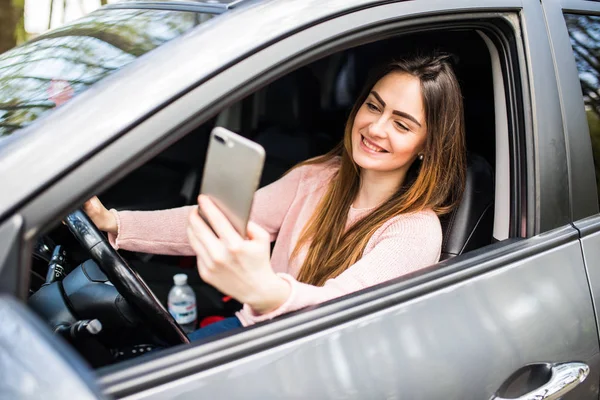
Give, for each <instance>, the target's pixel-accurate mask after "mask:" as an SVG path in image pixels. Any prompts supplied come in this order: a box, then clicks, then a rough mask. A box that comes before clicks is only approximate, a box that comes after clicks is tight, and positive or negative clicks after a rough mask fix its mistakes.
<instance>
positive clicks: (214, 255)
mask: <svg viewBox="0 0 600 400" xmlns="http://www.w3.org/2000/svg"><path fill="white" fill-rule="evenodd" d="M190 229H191V230H192V234H193V235H194V236H195V238H196V239H197V240H198V241H199V242H200V243H201V244H202V246H203V248H204V249H205V250H206V253H207V255H208V257H210V259H211V263H210V264H211V265H213V264H226V263H227V255H226V251H225V248H224V246H223V243H221V241H220V240H219V238H217V237H216V236H215V234H214V233H213V231H212V230H211V229H210V227H209V226H208V225H206V222H204V220H202V218H201V217H200V215H198V212H197V210H195V209H194V210H192V212H191V213H190Z"/></svg>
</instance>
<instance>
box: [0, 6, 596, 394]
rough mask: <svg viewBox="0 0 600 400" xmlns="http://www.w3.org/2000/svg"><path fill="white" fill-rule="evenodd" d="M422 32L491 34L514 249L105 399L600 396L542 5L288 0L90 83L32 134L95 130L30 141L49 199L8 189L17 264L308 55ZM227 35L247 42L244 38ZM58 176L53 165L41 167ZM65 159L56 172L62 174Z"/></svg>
mask: <svg viewBox="0 0 600 400" xmlns="http://www.w3.org/2000/svg"><path fill="white" fill-rule="evenodd" d="M282 16H285V18H284V17H282ZM282 18H284V20H285V22H286V24H281V21H282ZM430 24H449V25H448V26H451V27H452V28H453V29H467V28H468V29H478V30H481V31H482V32H484V33H485V34H486V35H488V37H489V38H493V40H492V39H490V42H491V43H492V44H493V48H494V49H496V51H497V54H496V56H497V60H496V65H497V71H496V73H497V75H496V76H497V77H498V82H500V83H499V84H498V86H497V88H498V90H499V91H500V88H502V90H501V92H502V93H504V94H502V95H500V94H499V97H498V98H499V99H500V101H502V102H503V104H504V106H505V107H506V108H507V109H508V111H507V121H506V125H507V126H508V128H507V129H506V134H507V135H510V137H508V136H507V137H506V141H507V142H509V143H510V146H511V147H510V155H511V159H510V171H509V174H508V175H509V176H510V182H509V185H508V187H507V188H505V189H504V190H505V191H506V193H505V195H506V196H507V198H508V199H509V200H510V201H509V208H510V210H511V211H510V216H509V219H510V224H509V225H510V228H509V233H508V238H506V239H504V238H501V239H504V240H501V241H499V242H498V243H495V244H493V245H490V246H487V247H485V248H483V249H480V250H477V251H474V252H471V253H468V254H465V255H463V256H460V257H456V258H454V259H452V260H450V261H445V262H444V263H441V264H440V265H438V266H437V268H432V269H431V270H429V271H428V273H426V274H423V275H419V276H415V277H411V278H410V279H398V280H395V281H392V282H389V283H385V284H382V285H379V286H377V287H374V288H370V289H368V290H364V291H361V292H359V293H355V294H352V295H349V296H345V297H344V298H341V299H338V300H335V301H331V302H328V303H327V304H324V305H321V306H318V307H312V308H311V309H308V310H302V311H299V312H295V313H293V314H291V315H288V316H285V317H284V318H280V319H277V320H275V321H272V322H271V323H267V324H261V325H258V326H255V327H253V328H250V329H246V330H244V331H243V332H242V333H240V334H237V335H233V336H229V337H227V338H224V339H221V340H214V341H211V342H209V343H199V344H196V345H191V346H180V347H177V348H173V349H170V350H168V351H164V352H157V353H156V354H150V355H148V356H146V357H143V358H139V359H135V360H132V361H129V362H124V363H121V364H117V365H114V366H112V367H108V368H104V369H101V370H99V371H97V375H98V378H99V381H100V384H101V386H102V387H103V389H104V391H105V394H107V395H111V396H114V397H118V398H123V397H128V396H129V397H131V398H175V397H176V398H182V399H183V398H197V397H199V396H205V397H210V398H230V399H231V398H281V397H288V398H332V397H333V398H338V397H339V398H381V397H384V398H409V399H419V398H423V399H437V398H449V399H453V398H454V399H479V398H490V397H491V396H500V397H513V398H514V397H516V396H520V395H523V394H526V393H528V392H533V391H536V390H542V391H543V390H545V389H546V388H547V387H548V384H554V383H555V382H556V381H555V380H556V379H559V381H560V382H559V383H561V382H562V383H564V382H565V381H567V382H570V385H568V386H564V387H563V386H560V384H559V389H561V390H563V393H562V394H564V396H563V398H565V399H587V398H598V378H599V373H600V370H599V366H600V364H599V363H600V357H599V348H598V332H597V326H596V321H595V316H594V308H593V303H592V298H591V296H590V290H589V286H588V276H587V274H586V268H585V265H584V260H583V255H582V252H581V247H580V243H579V236H578V231H577V230H576V229H575V228H574V227H573V226H572V225H571V221H572V220H571V213H572V211H571V210H572V207H573V204H572V200H571V196H570V191H569V188H568V186H569V183H570V175H569V168H568V162H567V154H568V150H567V146H566V144H565V143H566V140H565V134H564V131H563V129H562V127H563V123H564V121H563V114H562V113H561V111H562V109H561V103H560V102H559V90H558V84H557V79H556V72H555V69H554V64H553V59H552V51H551V46H550V40H549V37H548V34H547V30H546V24H545V20H544V10H543V8H542V5H541V4H540V3H539V2H538V1H535V0H523V1H520V0H502V1H500V0H490V1H487V2H485V4H481V2H479V1H475V0H462V1H459V0H448V1H446V2H444V3H443V4H442V3H440V2H438V1H434V0H423V1H419V2H381V4H380V3H379V2H375V1H360V0H352V1H348V0H345V1H343V2H342V1H339V2H337V1H331V2H328V3H326V4H325V5H323V4H322V2H321V1H305V0H302V1H301V0H285V1H273V2H267V3H264V4H260V3H252V4H251V6H249V7H247V8H245V9H243V8H242V7H240V9H239V12H238V11H235V12H232V13H231V14H230V15H226V16H223V17H222V20H219V21H215V23H214V24H212V25H210V29H209V28H206V29H199V30H198V31H197V32H196V33H195V34H193V35H189V36H188V37H186V38H184V39H185V40H181V41H178V42H176V43H173V45H172V46H169V45H165V46H166V47H165V49H164V51H161V50H162V49H158V50H157V52H156V54H149V55H148V57H147V58H146V61H148V63H149V64H150V65H145V66H142V65H141V64H139V65H138V66H137V67H134V68H132V69H130V70H129V71H124V72H123V74H121V75H120V77H123V76H128V77H131V78H132V79H131V81H118V80H114V81H113V82H108V83H106V84H105V85H104V86H101V87H99V88H97V89H96V90H93V88H92V89H90V92H89V95H87V96H86V97H85V98H83V96H85V94H84V95H82V99H81V100H80V101H79V102H78V103H77V104H73V105H72V106H71V107H69V105H66V107H65V108H64V109H63V110H60V111H57V112H56V113H55V114H54V115H51V116H50V117H49V118H48V119H46V120H45V121H43V122H41V123H40V124H39V125H38V127H39V128H38V129H42V128H48V129H49V130H50V131H51V132H52V133H53V134H54V133H56V135H57V136H55V138H57V139H55V140H54V142H58V141H59V140H58V139H60V138H61V137H63V136H61V135H65V136H64V137H66V136H67V135H70V134H72V133H73V132H78V131H81V132H84V131H85V130H84V129H82V128H83V127H87V126H89V132H86V134H87V135H89V136H82V137H74V138H73V140H72V141H71V142H69V143H70V145H71V146H75V145H77V146H80V151H79V152H77V153H68V154H67V152H64V153H59V154H58V155H54V154H53V153H52V152H51V151H48V150H52V149H53V148H56V146H58V144H57V143H50V142H39V143H35V144H32V145H31V146H30V147H28V148H27V151H25V152H23V154H25V155H34V154H44V153H42V151H44V150H45V151H47V152H48V154H49V155H50V156H49V157H48V159H46V160H44V163H41V166H32V167H31V168H30V169H24V170H23V174H22V175H21V179H25V178H27V177H34V178H35V179H37V180H39V181H42V180H44V179H46V180H47V182H46V181H44V183H45V185H44V186H42V187H43V190H41V191H40V192H39V193H37V192H36V193H27V192H26V191H25V189H19V188H17V186H16V185H15V190H14V191H13V192H11V193H10V196H7V197H6V198H4V199H3V200H2V205H4V204H9V205H10V206H11V207H12V210H17V211H14V215H19V216H20V218H22V219H23V221H22V223H23V227H22V228H20V232H22V236H19V238H21V239H22V242H23V243H24V244H25V245H24V246H22V247H23V249H24V250H22V252H21V255H22V257H17V260H19V259H22V260H23V261H21V263H22V264H23V265H24V270H26V267H27V262H26V261H25V259H26V257H27V256H28V255H29V254H28V251H26V250H27V249H28V248H30V247H31V240H32V238H33V237H35V234H36V233H37V232H39V231H40V230H42V229H43V228H44V226H45V225H47V224H49V223H52V222H56V221H58V220H59V218H60V216H61V215H62V214H64V212H65V210H67V209H69V208H71V207H73V206H74V205H76V204H78V203H79V202H80V201H82V200H83V199H85V198H87V197H88V196H89V195H90V194H91V193H94V192H96V191H97V190H99V188H100V189H103V188H106V187H107V186H108V185H109V184H110V183H114V182H115V181H116V180H117V179H118V178H119V177H122V176H123V175H124V174H125V173H127V172H129V171H132V170H133V169H134V168H135V167H136V166H139V165H141V163H143V162H144V161H147V160H148V159H149V158H150V157H151V156H152V155H153V154H157V153H158V152H159V151H160V150H162V149H164V148H165V147H166V146H168V145H169V144H171V143H173V142H174V141H175V140H177V139H178V138H180V137H182V136H183V135H184V134H185V133H186V129H187V130H188V131H189V129H190V127H189V125H190V124H192V123H193V124H197V123H200V122H202V121H206V120H208V119H209V118H210V117H211V116H212V115H214V113H215V112H217V111H219V109H220V108H224V107H226V106H227V105H229V104H231V103H232V102H234V101H236V100H239V99H240V98H242V97H243V96H245V95H247V94H249V93H251V92H252V90H255V89H256V88H258V87H259V86H260V85H262V84H265V83H266V82H267V81H269V80H272V79H275V78H276V77H277V76H279V75H281V74H283V73H286V72H288V71H289V70H291V69H293V68H296V67H298V66H299V65H301V64H302V63H306V62H308V61H309V60H311V59H314V58H317V57H320V56H323V55H325V54H330V53H331V52H333V51H335V50H337V49H339V48H345V47H348V46H352V45H356V44H357V43H362V42H363V41H368V40H377V38H379V37H382V36H383V37H385V35H390V34H393V33H397V32H400V31H405V30H411V29H428V28H429V27H430ZM240 27H243V28H244V32H245V33H246V35H241V32H240V31H239V29H240ZM232 32H240V36H239V37H237V38H236V41H235V42H232V41H231V36H232V35H231V34H232ZM251 33H252V34H253V35H254V36H251V35H250V34H251ZM199 44H201V45H203V46H198V45H199ZM188 46H189V47H188ZM192 46H193V47H192ZM198 48H202V51H198V50H197V49H198ZM249 49H250V50H249ZM208 54H210V55H211V57H208V56H207V55H208ZM214 54H217V55H219V57H214ZM164 55H170V56H172V57H171V58H170V59H169V60H167V61H165V63H166V64H167V66H168V64H169V63H172V64H181V66H182V67H181V68H182V70H183V72H182V70H176V71H175V72H173V73H171V72H170V71H169V70H168V69H167V70H166V71H165V73H164V75H163V76H161V80H159V82H157V83H156V86H157V88H156V90H155V91H156V92H160V90H158V89H161V90H164V93H166V94H165V97H161V98H158V97H156V96H155V97H152V96H147V94H146V93H145V92H144V91H143V90H141V89H142V88H143V87H144V86H143V85H144V84H147V83H148V82H144V79H148V81H150V79H155V78H156V77H155V76H154V75H153V74H154V73H156V71H157V69H156V68H154V69H153V67H152V65H151V63H152V61H159V57H161V56H164ZM161 66H162V67H164V64H163V65H161ZM186 68H187V69H186ZM186 71H187V72H189V75H187V74H186V73H184V72H186ZM136 72H139V74H138V76H134V73H136ZM127 74H129V75H127ZM175 75H177V76H178V80H176V79H175V78H174V76H175ZM184 78H185V79H187V81H186V80H184ZM196 83H198V85H197V87H196ZM135 88H137V89H138V90H137V91H136V90H131V89H135ZM125 93H126V94H127V96H124V94H125ZM165 99H168V100H169V101H166V100H165ZM90 104H96V105H98V104H112V105H113V107H114V114H113V116H112V117H113V118H111V119H110V124H108V123H107V124H98V125H95V124H90V122H89V121H88V120H85V119H83V118H82V117H79V116H77V115H75V116H74V117H73V119H72V120H70V124H69V125H68V126H64V127H61V130H60V132H58V131H57V130H58V128H56V127H53V122H55V121H57V120H60V118H61V117H64V114H66V113H67V112H69V111H73V110H76V109H77V108H80V109H81V108H85V107H87V106H89V105H90ZM149 109H157V110H158V111H156V112H152V113H150V112H148V110H149ZM53 129H54V131H53ZM92 134H93V135H92ZM71 136H72V135H71ZM92 136H93V137H92ZM31 138H34V136H31ZM90 138H91V139H90ZM38 139H39V138H38ZM32 140H33V139H32ZM44 147H45V148H44ZM36 152H39V153H36ZM23 154H20V155H18V154H16V155H14V157H13V158H12V159H8V160H7V161H6V160H4V165H7V166H11V165H13V164H11V163H13V162H14V165H16V164H17V163H18V159H17V157H23V156H24V155H23ZM52 156H54V158H52ZM58 156H61V159H60V160H59V158H58ZM76 157H79V158H77V159H76ZM40 159H41V157H40ZM106 160H110V163H107V162H106ZM53 162H54V164H51V163H53ZM48 165H53V167H52V168H53V169H50V168H48V169H47V170H42V169H41V167H43V166H48ZM59 166H60V168H63V169H62V170H61V171H60V172H61V173H56V171H57V168H59ZM52 174H55V175H52ZM18 196H22V197H18ZM6 209H8V208H6ZM0 249H1V247H0ZM0 254H1V253H0ZM0 261H3V258H0ZM2 265H8V264H7V263H6V262H3V264H2ZM20 292H21V293H22V291H20ZM583 364H585V365H583ZM586 365H587V366H588V367H589V371H588V370H587V368H586ZM586 376H587V378H585V377H586ZM510 377H512V378H513V379H509V378H510ZM583 378H585V379H583ZM581 380H583V382H581ZM572 387H574V389H573V390H571V391H568V393H566V392H564V391H566V390H567V389H571V388H572ZM565 393H566V394H565Z"/></svg>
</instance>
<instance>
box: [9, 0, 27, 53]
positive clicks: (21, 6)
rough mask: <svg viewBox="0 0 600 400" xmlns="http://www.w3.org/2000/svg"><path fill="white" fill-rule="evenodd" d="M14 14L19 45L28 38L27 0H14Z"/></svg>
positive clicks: (16, 37)
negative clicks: (26, 29) (26, 24)
mask: <svg viewBox="0 0 600 400" xmlns="http://www.w3.org/2000/svg"><path fill="white" fill-rule="evenodd" d="M12 5H13V10H14V15H15V18H16V25H15V39H16V44H17V45H19V44H21V43H23V42H25V41H26V40H27V32H26V31H25V0H12Z"/></svg>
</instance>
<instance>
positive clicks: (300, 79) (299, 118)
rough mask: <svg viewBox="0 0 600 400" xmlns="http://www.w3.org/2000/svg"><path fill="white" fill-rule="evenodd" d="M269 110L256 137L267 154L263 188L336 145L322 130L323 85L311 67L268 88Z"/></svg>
mask: <svg viewBox="0 0 600 400" xmlns="http://www.w3.org/2000/svg"><path fill="white" fill-rule="evenodd" d="M265 103H266V104H265V105H264V108H265V110H268V113H267V114H265V115H262V116H261V117H260V121H259V127H258V130H257V132H256V134H255V136H254V137H253V139H254V141H256V142H257V143H259V144H261V145H262V146H263V147H264V148H265V151H266V155H267V157H266V160H265V167H264V171H263V175H262V178H261V184H260V185H261V186H264V185H268V184H269V183H271V182H274V181H275V180H277V179H279V178H280V177H281V176H282V175H283V173H285V172H286V171H287V170H288V169H290V168H291V167H293V166H294V165H296V164H298V163H299V162H301V161H304V160H306V159H309V158H312V157H315V156H318V155H321V154H323V153H325V152H327V151H328V150H330V149H331V148H332V147H333V145H334V144H335V142H334V141H333V139H332V137H330V135H329V134H328V133H326V132H323V131H321V130H320V129H321V112H320V104H321V98H320V85H319V82H318V80H317V78H316V77H315V76H314V75H313V73H312V72H311V71H310V70H308V69H307V68H300V69H299V70H297V71H295V72H293V73H291V74H288V75H286V76H284V77H282V78H280V79H279V80H277V81H275V82H273V83H272V84H271V85H269V86H267V88H266V93H265Z"/></svg>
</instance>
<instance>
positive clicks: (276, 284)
mask: <svg viewBox="0 0 600 400" xmlns="http://www.w3.org/2000/svg"><path fill="white" fill-rule="evenodd" d="M291 291H292V288H291V287H290V284H289V283H288V282H287V281H285V280H284V279H282V278H280V277H279V276H277V275H276V274H274V273H273V274H272V275H270V276H269V278H268V279H264V280H263V282H262V284H261V288H260V289H259V290H256V291H255V296H253V298H252V299H249V300H248V301H246V302H245V303H246V304H248V305H249V306H250V308H252V311H254V312H255V313H256V314H259V315H262V314H267V313H269V312H271V311H273V310H276V309H277V308H279V307H281V305H283V303H285V302H286V301H287V299H288V298H289V297H290V293H291Z"/></svg>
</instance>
